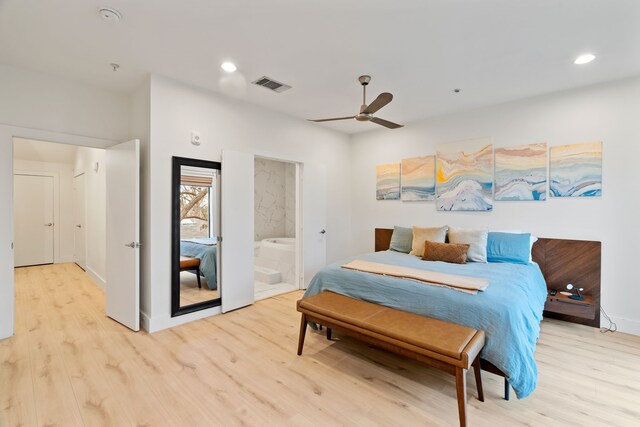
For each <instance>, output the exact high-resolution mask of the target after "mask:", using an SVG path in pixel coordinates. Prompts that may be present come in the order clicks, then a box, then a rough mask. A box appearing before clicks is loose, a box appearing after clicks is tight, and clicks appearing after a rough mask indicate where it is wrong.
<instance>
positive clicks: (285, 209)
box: [254, 156, 301, 301]
mask: <svg viewBox="0 0 640 427" xmlns="http://www.w3.org/2000/svg"><path fill="white" fill-rule="evenodd" d="M299 178H300V168H299V165H298V164H297V163H294V162H287V161H281V160H274V159H269V158H264V157H257V156H256V157H255V165H254V180H255V182H254V193H255V194H254V205H255V206H254V277H255V299H256V301H257V300H261V299H265V298H269V297H272V296H275V295H280V294H282V293H286V292H291V291H293V290H297V289H300V285H301V279H300V277H301V261H300V260H301V256H300V255H301V245H300V243H301V242H300V236H299V234H300V233H299V229H300V228H299V223H300V221H299V217H300V208H299V201H300V197H299V194H300V185H299V182H300V179H299Z"/></svg>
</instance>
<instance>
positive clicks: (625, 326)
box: [600, 316, 640, 336]
mask: <svg viewBox="0 0 640 427" xmlns="http://www.w3.org/2000/svg"><path fill="white" fill-rule="evenodd" d="M610 317H611V320H613V321H614V322H615V324H616V325H617V326H618V332H624V333H626V334H631V335H638V336H640V320H633V319H625V318H624V317H618V316H610ZM600 325H602V327H604V328H606V327H608V326H609V322H608V321H607V319H605V318H604V316H603V317H602V318H601V319H600Z"/></svg>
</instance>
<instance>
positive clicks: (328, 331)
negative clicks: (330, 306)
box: [327, 328, 331, 341]
mask: <svg viewBox="0 0 640 427" xmlns="http://www.w3.org/2000/svg"><path fill="white" fill-rule="evenodd" d="M327 339H328V340H329V341H331V328H327Z"/></svg>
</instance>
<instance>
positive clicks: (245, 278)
mask: <svg viewBox="0 0 640 427" xmlns="http://www.w3.org/2000/svg"><path fill="white" fill-rule="evenodd" d="M253 165H254V156H253V154H250V153H241V152H238V151H231V150H224V151H223V152H222V179H221V189H222V195H221V199H222V201H221V206H220V208H221V210H220V211H221V222H222V227H221V231H222V232H221V235H222V244H221V247H220V256H221V269H220V273H221V283H220V293H221V298H222V312H223V313H226V312H228V311H231V310H235V309H236V308H240V307H244V306H247V305H251V304H253V302H254V299H255V296H254V281H253V227H254V224H253V211H254V205H253V182H254V181H253V180H254V177H253Z"/></svg>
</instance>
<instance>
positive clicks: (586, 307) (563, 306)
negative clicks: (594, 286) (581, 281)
mask: <svg viewBox="0 0 640 427" xmlns="http://www.w3.org/2000/svg"><path fill="white" fill-rule="evenodd" d="M583 296H584V300H583V301H578V300H574V299H571V298H569V297H568V296H567V295H563V294H561V293H560V292H558V293H557V294H556V295H554V296H551V295H547V302H545V304H544V310H545V311H547V312H550V313H557V314H564V315H566V316H573V317H580V318H582V319H589V320H594V319H595V318H596V305H595V304H594V302H593V298H592V297H591V296H590V295H583Z"/></svg>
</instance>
